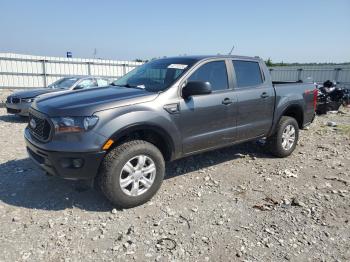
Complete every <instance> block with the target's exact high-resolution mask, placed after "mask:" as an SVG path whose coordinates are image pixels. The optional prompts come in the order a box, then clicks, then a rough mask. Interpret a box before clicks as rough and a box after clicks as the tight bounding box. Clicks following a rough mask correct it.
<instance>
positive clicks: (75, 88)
mask: <svg viewBox="0 0 350 262" xmlns="http://www.w3.org/2000/svg"><path fill="white" fill-rule="evenodd" d="M80 89H84V87H83V86H82V85H77V86H75V87H74V88H73V90H80Z"/></svg>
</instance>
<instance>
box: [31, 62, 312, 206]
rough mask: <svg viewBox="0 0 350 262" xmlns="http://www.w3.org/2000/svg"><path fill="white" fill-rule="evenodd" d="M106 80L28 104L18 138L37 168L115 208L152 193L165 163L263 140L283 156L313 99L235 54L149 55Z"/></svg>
mask: <svg viewBox="0 0 350 262" xmlns="http://www.w3.org/2000/svg"><path fill="white" fill-rule="evenodd" d="M113 86H114V87H109V88H101V89H90V90H81V91H77V92H74V93H62V94H58V95H55V96H54V97H47V98H40V99H38V100H36V101H34V103H33V104H32V107H31V108H30V111H29V125H28V127H27V128H26V129H25V140H26V145H27V150H28V154H29V156H30V157H31V158H32V159H33V161H34V162H35V163H37V164H38V165H39V166H40V167H41V168H43V169H44V170H45V171H46V172H48V173H49V174H52V175H58V176H60V177H62V178H67V179H89V180H95V182H96V183H97V184H98V185H99V186H100V188H101V189H102V192H103V193H104V194H105V196H106V197H107V198H108V199H109V200H110V201H111V202H112V203H113V204H114V205H115V206H118V207H121V208H129V207H134V206H137V205H140V204H143V203H145V202H146V201H148V200H149V199H150V198H151V197H152V196H153V195H154V194H155V193H156V192H157V190H158V189H159V188H160V186H161V184H162V181H163V178H164V173H165V161H171V160H175V159H179V158H182V157H186V156H189V155H193V154H198V153H200V152H204V151H208V150H213V149H216V148H221V147H226V146H230V145H234V144H238V143H242V142H245V141H250V140H257V139H262V138H266V147H267V148H268V149H269V150H270V151H271V152H272V154H273V155H275V156H277V157H286V156H289V155H290V154H291V153H292V152H293V150H294V149H295V147H296V145H297V141H298V137H299V129H300V128H303V127H305V126H306V125H308V124H310V123H311V122H312V121H313V119H314V116H315V107H316V99H317V90H316V89H315V86H314V85H313V84H312V83H310V84H309V83H283V82H278V83H273V82H272V81H271V77H270V74H269V70H268V69H267V67H266V65H265V63H264V62H263V60H262V59H260V58H256V57H254V58H252V57H241V56H189V57H177V58H163V59H158V60H154V61H151V62H149V63H147V64H144V65H142V66H140V67H138V68H136V69H134V70H133V71H131V72H129V73H128V74H126V75H125V76H123V77H122V78H120V79H119V80H117V81H115V82H113Z"/></svg>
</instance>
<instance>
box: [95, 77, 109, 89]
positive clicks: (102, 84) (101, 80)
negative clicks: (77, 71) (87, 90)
mask: <svg viewBox="0 0 350 262" xmlns="http://www.w3.org/2000/svg"><path fill="white" fill-rule="evenodd" d="M96 80H97V85H98V87H105V86H108V84H109V81H108V80H107V79H104V78H97V79H96Z"/></svg>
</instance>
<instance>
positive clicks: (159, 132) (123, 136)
mask: <svg viewBox="0 0 350 262" xmlns="http://www.w3.org/2000/svg"><path fill="white" fill-rule="evenodd" d="M110 139H112V140H113V141H114V142H115V143H114V144H113V147H115V146H117V145H119V144H121V143H123V142H124V141H127V140H130V139H142V140H145V141H147V142H150V143H151V144H153V145H155V146H156V147H157V148H158V149H159V150H160V151H161V152H162V154H163V156H164V159H165V160H166V161H170V160H172V159H173V158H174V155H175V143H174V141H173V139H172V138H171V136H170V134H169V133H168V132H167V131H166V130H165V129H163V128H162V127H159V126H156V125H152V124H147V123H138V124H133V125H129V126H126V127H124V128H122V129H120V130H118V131H116V132H115V133H114V134H113V135H112V136H111V137H110Z"/></svg>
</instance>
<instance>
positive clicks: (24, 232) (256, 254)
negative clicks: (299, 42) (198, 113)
mask: <svg viewBox="0 0 350 262" xmlns="http://www.w3.org/2000/svg"><path fill="white" fill-rule="evenodd" d="M342 110H343V113H344V114H343V113H338V114H328V115H326V116H321V117H317V119H316V121H315V122H314V123H313V124H312V125H311V126H310V128H309V129H308V130H304V131H301V138H300V142H299V145H298V147H297V148H296V150H295V152H294V154H293V155H292V156H290V157H288V158H286V159H277V158H273V157H272V156H271V155H269V154H267V153H265V152H264V150H263V148H261V147H260V146H258V145H256V144H255V143H248V144H244V145H242V146H236V147H231V148H227V149H222V150H217V151H214V152H209V153H205V154H201V155H198V156H194V157H189V158H186V159H183V160H179V161H176V162H173V163H171V164H168V165H167V179H166V180H165V181H164V183H163V186H162V188H161V189H160V191H159V192H158V194H157V195H156V196H155V197H154V198H153V199H152V201H151V202H149V203H147V204H145V205H143V206H140V207H137V208H133V209H129V210H116V209H113V207H112V206H111V205H110V204H109V202H108V201H106V199H105V198H104V197H103V196H102V195H101V194H100V193H98V192H96V191H95V190H93V189H89V190H86V188H84V187H82V185H81V184H80V183H78V182H72V181H64V180H61V179H59V178H55V177H47V176H45V175H44V173H43V172H42V171H39V170H37V169H36V167H35V166H34V165H33V164H32V163H31V161H30V160H29V159H28V158H27V155H26V152H25V147H24V140H23V129H24V128H25V126H26V123H25V121H24V120H21V119H20V118H17V117H12V116H8V115H6V113H5V110H4V109H0V130H1V131H0V222H1V225H0V261H22V260H27V261H39V260H44V261H97V260H113V261H124V260H126V261H132V260H136V261H284V260H286V261H287V260H289V261H349V260H350V223H349V219H350V110H348V109H342Z"/></svg>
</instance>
